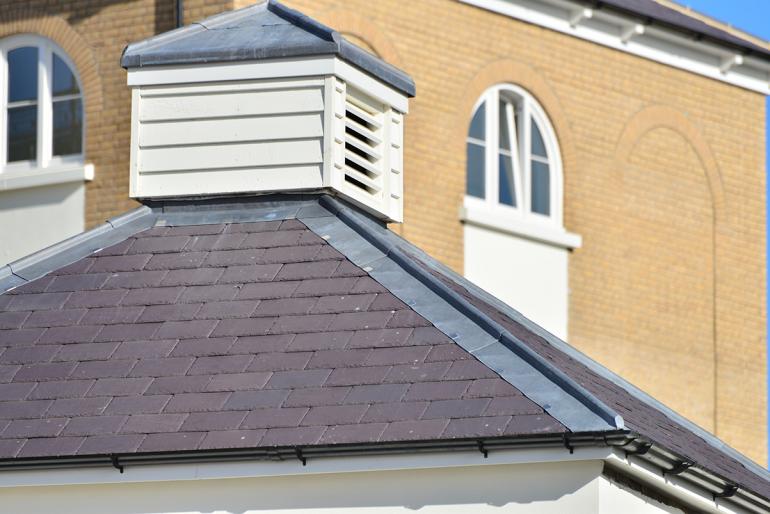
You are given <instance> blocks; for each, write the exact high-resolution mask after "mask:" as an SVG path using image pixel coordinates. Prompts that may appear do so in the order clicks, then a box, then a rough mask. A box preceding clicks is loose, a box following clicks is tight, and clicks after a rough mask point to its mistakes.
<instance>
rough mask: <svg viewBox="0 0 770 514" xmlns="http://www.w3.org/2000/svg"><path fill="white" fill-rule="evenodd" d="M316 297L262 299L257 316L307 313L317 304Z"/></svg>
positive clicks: (256, 312)
mask: <svg viewBox="0 0 770 514" xmlns="http://www.w3.org/2000/svg"><path fill="white" fill-rule="evenodd" d="M315 303H316V299H315V298H281V299H277V300H262V301H261V302H259V305H258V306H257V310H256V311H255V312H254V315H255V316H288V315H292V314H307V313H308V312H310V309H311V308H312V307H313V305H315Z"/></svg>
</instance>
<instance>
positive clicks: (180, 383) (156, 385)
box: [145, 375, 211, 394]
mask: <svg viewBox="0 0 770 514" xmlns="http://www.w3.org/2000/svg"><path fill="white" fill-rule="evenodd" d="M210 380H211V377H207V376H205V375H198V376H194V377H159V378H156V379H155V380H153V382H152V383H151V384H150V387H148V388H147V391H146V393H145V394H181V393H193V392H200V391H205V390H206V386H207V385H208V383H209V381H210Z"/></svg>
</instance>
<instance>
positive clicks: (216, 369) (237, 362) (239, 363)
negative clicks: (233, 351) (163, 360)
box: [187, 355, 252, 375]
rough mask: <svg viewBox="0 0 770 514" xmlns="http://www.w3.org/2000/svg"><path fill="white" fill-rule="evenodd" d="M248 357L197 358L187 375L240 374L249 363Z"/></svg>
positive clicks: (220, 356) (249, 357) (249, 358)
mask: <svg viewBox="0 0 770 514" xmlns="http://www.w3.org/2000/svg"><path fill="white" fill-rule="evenodd" d="M251 359H252V357H251V356H250V355H219V356H216V357H198V358H197V359H195V362H194V363H193V365H192V367H191V368H190V370H189V371H188V372H187V374H188V375H220V374H225V373H241V372H243V371H245V370H246V368H247V367H248V366H249V364H250V363H251Z"/></svg>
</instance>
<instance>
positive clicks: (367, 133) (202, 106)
mask: <svg viewBox="0 0 770 514" xmlns="http://www.w3.org/2000/svg"><path fill="white" fill-rule="evenodd" d="M330 62H332V63H334V62H336V61H330ZM333 69H335V68H331V67H330V70H333ZM340 69H341V70H342V71H346V69H343V68H340ZM188 70H189V67H188ZM215 70H218V68H209V67H205V66H202V67H200V71H201V72H202V73H204V74H207V75H208V77H209V79H211V78H212V77H214V76H216V74H215V73H213V71H215ZM250 70H251V68H250ZM259 70H262V71H264V70H263V68H261V67H260V68H255V69H254V70H251V71H259ZM295 71H296V68H295ZM133 73H135V72H133V71H132V72H130V73H129V84H131V85H133V106H132V143H131V196H132V197H135V198H161V197H180V196H209V195H218V194H239V193H263V192H264V193H269V192H282V191H318V190H322V189H332V190H335V191H337V192H338V193H339V194H341V195H342V196H344V197H346V198H347V199H349V200H351V201H353V202H355V203H356V204H358V205H359V206H361V207H362V208H364V209H366V210H368V211H369V212H371V213H372V214H374V215H376V216H378V217H380V218H383V219H385V220H388V221H401V220H402V211H403V208H402V203H403V199H402V191H403V149H402V144H403V113H402V112H401V110H400V108H402V107H404V105H402V104H405V97H403V96H402V95H400V94H398V93H396V92H395V91H393V90H391V89H388V88H386V86H384V85H383V84H381V83H379V82H376V81H373V79H371V78H370V77H367V76H365V75H363V74H361V73H360V72H354V70H353V71H351V70H347V71H346V73H345V74H344V75H345V77H347V79H346V80H344V79H342V78H340V77H339V76H337V75H324V76H312V77H307V76H292V77H288V78H265V77H264V76H263V75H260V74H257V76H258V77H259V78H255V79H251V80H248V79H243V78H241V77H240V76H239V79H238V80H227V79H225V81H220V82H206V81H202V80H191V81H190V82H189V83H186V84H173V83H169V82H168V81H167V80H158V83H157V84H153V83H152V80H151V79H152V78H153V77H155V75H152V74H151V75H142V77H143V80H141V81H139V83H136V82H135V81H134V82H132V78H133V77H132V74H133ZM188 74H189V73H188ZM164 76H165V75H164ZM181 76H186V75H181ZM159 78H162V77H160V76H159ZM198 78H200V77H198ZM148 79H150V80H148ZM375 86H376V87H375ZM383 88H386V89H383ZM392 103H396V104H399V107H394V106H393V105H392Z"/></svg>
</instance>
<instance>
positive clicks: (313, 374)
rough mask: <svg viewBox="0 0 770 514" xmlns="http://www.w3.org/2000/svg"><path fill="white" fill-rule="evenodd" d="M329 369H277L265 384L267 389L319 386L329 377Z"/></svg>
mask: <svg viewBox="0 0 770 514" xmlns="http://www.w3.org/2000/svg"><path fill="white" fill-rule="evenodd" d="M330 373H331V370H329V369H311V370H302V371H277V372H275V373H273V376H271V377H270V380H268V381H267V384H266V385H265V388H266V389H294V388H300V387H318V386H321V385H323V383H324V382H325V381H326V379H327V378H328V377H329V374H330Z"/></svg>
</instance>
